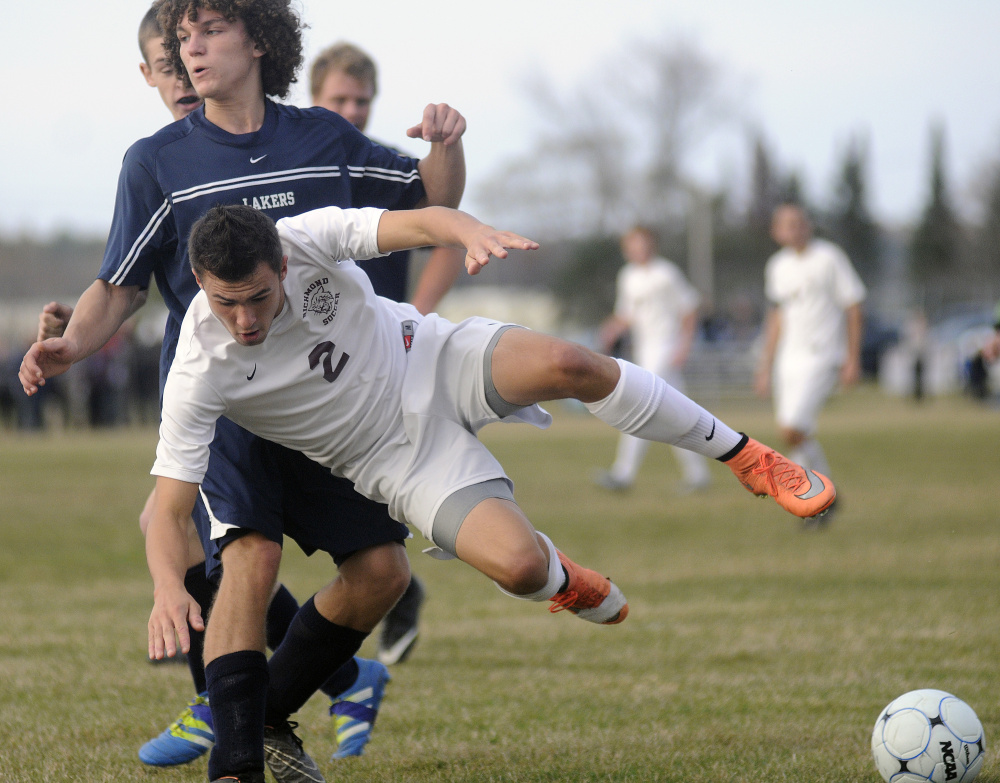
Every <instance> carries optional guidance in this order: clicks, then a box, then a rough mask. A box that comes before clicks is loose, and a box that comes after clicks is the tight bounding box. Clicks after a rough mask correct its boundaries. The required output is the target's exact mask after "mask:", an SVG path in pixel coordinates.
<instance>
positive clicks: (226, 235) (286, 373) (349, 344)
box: [26, 206, 836, 657]
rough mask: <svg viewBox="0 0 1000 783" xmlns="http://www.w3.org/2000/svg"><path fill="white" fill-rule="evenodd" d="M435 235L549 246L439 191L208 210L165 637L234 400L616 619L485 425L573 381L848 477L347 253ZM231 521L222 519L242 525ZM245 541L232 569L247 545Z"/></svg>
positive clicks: (165, 638)
mask: <svg viewBox="0 0 1000 783" xmlns="http://www.w3.org/2000/svg"><path fill="white" fill-rule="evenodd" d="M426 244H448V245H460V246H464V247H466V248H468V255H467V257H466V266H467V268H468V269H469V271H470V273H476V272H478V271H479V270H480V269H481V268H482V266H483V265H485V264H486V263H487V262H488V259H489V256H490V255H491V254H492V255H495V256H497V257H505V256H506V255H507V253H506V248H520V249H533V248H536V247H537V244H535V243H533V242H531V241H530V240H527V239H525V238H523V237H519V236H517V235H516V234H510V233H508V232H499V231H496V230H494V229H492V228H490V227H488V226H484V225H483V224H481V223H479V222H478V221H477V220H475V219H474V218H472V217H471V216H469V215H466V214H464V213H461V212H457V211H454V210H448V209H444V208H438V207H433V208H427V209H423V210H413V211H409V212H382V211H380V210H376V209H360V210H340V209H337V208H334V207H330V208H326V209H321V210H315V211H313V212H309V213H305V214H303V215H299V216H297V217H292V218H285V219H282V220H280V221H279V222H278V225H277V227H275V226H274V224H272V223H271V221H270V219H269V218H267V217H266V216H265V215H262V214H261V213H259V212H256V211H254V210H252V209H249V208H246V207H243V206H218V207H215V208H213V209H212V210H211V211H210V212H209V213H208V214H207V215H206V216H205V217H204V218H202V219H201V220H200V221H198V223H197V224H196V225H195V227H194V229H193V230H192V234H191V241H190V254H191V259H192V266H193V268H194V269H195V274H196V276H197V277H198V281H199V285H200V286H201V287H202V291H201V292H200V293H199V294H198V295H197V296H196V297H195V298H194V300H193V302H192V304H191V307H190V308H189V309H188V312H187V314H186V315H185V318H184V323H183V325H182V328H181V336H180V340H179V344H178V349H177V354H176V356H175V359H174V363H173V365H172V367H171V370H170V376H169V378H168V381H167V386H166V389H165V391H164V407H163V416H162V424H161V428H160V443H159V446H158V448H157V459H156V463H155V465H154V467H153V471H152V472H153V473H154V474H156V475H157V476H158V479H157V501H156V506H155V509H154V518H153V521H152V522H151V525H150V530H149V537H148V546H147V556H148V558H149V564H150V570H151V573H152V575H153V580H154V584H155V585H156V591H155V602H154V609H153V613H152V615H151V618H150V653H151V655H153V656H154V657H161V656H162V655H163V654H164V653H166V654H168V655H173V654H175V652H176V650H177V644H176V641H175V634H176V636H177V638H179V639H180V641H181V648H182V649H183V647H184V644H185V635H186V629H187V623H186V620H187V619H188V618H189V617H190V616H192V615H196V614H197V613H198V612H199V611H200V608H199V607H198V606H197V604H195V603H194V602H193V601H191V600H190V598H189V597H188V596H187V595H186V593H184V589H183V581H182V579H181V577H182V575H183V571H182V570H181V569H180V567H179V562H180V561H179V560H178V557H179V553H180V552H181V550H182V547H183V546H184V545H185V542H186V539H185V537H184V532H183V531H184V525H183V522H184V519H185V515H186V514H187V513H189V506H191V505H192V504H193V503H194V500H195V497H196V494H197V491H198V482H199V481H200V480H201V477H202V476H203V475H204V473H205V470H206V468H207V462H208V453H209V452H208V444H209V443H210V442H211V439H212V435H213V429H214V424H215V421H216V420H217V419H218V418H219V417H220V416H222V415H225V416H227V417H229V418H232V419H233V420H235V421H237V422H239V423H240V424H241V425H242V426H244V427H246V428H247V429H249V430H251V431H253V432H255V433H256V434H258V435H260V436H261V437H264V438H267V439H270V440H273V441H275V442H279V443H282V444H283V445H285V446H287V447H290V448H293V449H296V450H300V451H302V452H303V453H305V454H306V455H307V456H309V457H310V458H311V459H313V460H315V461H317V462H319V463H321V464H323V465H326V466H327V467H329V468H330V469H331V470H333V471H335V472H337V473H340V474H343V475H345V476H346V477H348V478H349V479H351V480H352V481H353V482H354V483H355V485H356V487H357V489H358V490H359V491H361V492H362V493H363V494H365V495H367V496H369V497H372V498H374V499H378V500H380V501H382V502H386V503H388V505H389V508H390V511H391V513H392V515H393V517H394V518H396V519H399V520H402V521H406V522H408V523H409V524H411V525H413V526H414V527H416V528H417V529H419V530H420V531H421V532H422V533H423V534H424V535H425V536H426V537H427V538H429V539H430V540H432V541H433V542H434V543H435V544H437V546H438V547H440V548H441V549H442V550H444V551H445V552H447V553H448V554H450V555H452V556H457V557H459V558H460V559H462V560H464V561H465V562H467V563H469V564H470V565H473V566H474V567H476V568H477V569H479V570H480V571H482V572H483V573H484V574H486V575H487V576H489V577H491V578H492V579H494V581H496V582H497V584H498V585H499V586H500V587H501V588H502V589H503V590H504V591H505V592H508V593H509V594H511V595H515V596H517V597H521V598H526V599H530V600H551V601H553V602H554V603H555V606H554V607H553V610H554V611H555V610H559V609H569V610H570V611H572V612H574V613H575V614H577V615H579V616H580V617H582V618H583V619H587V620H591V621H593V622H598V623H602V624H613V623H617V622H621V621H622V620H624V619H625V616H626V614H627V611H628V607H627V604H626V602H625V599H624V596H623V595H622V594H621V592H620V591H619V590H618V589H617V587H615V586H614V585H613V584H611V583H610V582H609V581H608V580H607V579H605V578H603V577H601V576H599V575H598V574H596V573H594V572H592V571H587V570H586V569H582V568H580V567H579V566H577V565H576V564H574V563H572V561H570V560H569V559H568V558H566V557H565V556H563V555H562V554H561V553H558V552H557V551H556V549H555V548H554V546H553V545H552V543H551V542H550V541H549V540H548V538H546V537H545V536H544V535H542V534H539V533H536V532H535V531H534V529H533V528H532V527H531V525H530V523H529V522H528V521H527V519H526V518H525V517H524V515H523V514H522V512H521V511H520V509H519V508H518V507H517V506H516V505H515V504H514V503H513V494H512V486H511V483H510V481H509V479H508V478H507V477H506V475H505V474H504V472H503V469H502V468H501V466H500V465H499V463H498V462H497V461H496V460H495V458H493V456H492V455H491V454H490V453H489V452H488V451H487V450H486V448H485V447H484V446H483V445H482V444H481V443H480V442H479V441H478V440H477V439H476V438H475V433H476V432H477V431H478V430H479V429H480V428H481V427H483V426H484V425H486V424H488V423H490V422H492V421H501V420H504V421H524V422H529V423H532V424H535V425H537V426H540V427H546V426H548V424H549V421H550V419H549V416H548V414H547V413H545V412H544V411H543V410H542V409H541V408H539V407H537V404H536V403H537V402H539V401H543V400H547V399H558V398H565V397H573V398H576V399H579V400H581V401H582V402H584V403H585V404H586V405H587V407H588V409H590V410H591V412H593V413H594V414H595V415H597V416H598V417H599V418H601V419H602V420H604V421H606V422H608V423H610V424H612V425H613V426H616V427H619V428H621V429H623V430H627V431H630V432H632V433H635V434H637V435H639V436H641V437H647V438H650V439H656V440H660V441H663V442H670V443H675V444H677V445H680V446H682V447H686V448H691V449H696V450H698V451H699V452H701V453H703V454H704V455H706V456H711V457H714V458H717V459H722V460H724V461H726V462H727V464H729V465H730V467H731V468H732V469H733V471H734V473H736V475H737V476H738V477H739V478H740V480H741V482H743V483H744V485H745V486H746V487H747V488H748V489H749V490H750V491H752V492H754V493H756V494H761V495H771V496H773V497H775V499H776V500H777V501H778V502H779V504H781V505H782V506H783V507H785V508H786V509H788V510H790V511H792V512H793V513H796V514H798V515H800V516H812V515H814V514H817V513H820V512H822V511H823V510H824V509H825V508H826V507H828V506H829V504H830V503H831V502H832V501H833V499H834V497H835V494H836V493H835V490H834V488H833V486H832V484H831V483H830V482H829V481H828V480H826V479H824V478H823V477H822V476H819V475H817V474H814V473H811V472H809V471H805V470H803V469H802V468H800V467H799V466H796V465H792V464H791V463H789V462H788V461H787V460H785V459H784V458H782V457H781V455H779V454H777V453H776V452H774V451H773V450H772V449H769V448H767V447H766V446H763V445H762V444H759V443H757V442H756V441H753V440H750V439H749V438H748V437H747V436H746V435H743V434H741V433H737V432H735V431H733V430H732V429H730V428H729V427H727V426H726V425H725V424H724V423H722V422H721V421H719V420H717V419H716V418H714V417H713V416H712V415H711V414H710V413H708V412H707V411H705V410H704V409H702V408H701V407H700V406H698V405H697V404H695V403H694V402H693V401H691V400H689V399H688V398H686V397H684V396H683V395H681V394H680V393H678V392H677V391H676V390H674V389H672V388H671V387H670V386H668V385H667V384H666V383H665V382H664V381H663V380H662V379H660V378H658V377H656V376H654V375H653V374H652V373H649V372H648V371H645V370H642V369H641V368H639V367H637V366H636V365H633V364H631V363H629V362H624V361H622V360H615V359H611V358H610V357H607V356H602V355H600V354H597V353H594V352H593V351H589V350H588V349H586V348H584V347H582V346H578V345H575V344H572V343H568V342H566V341H563V340H558V339H556V338H553V337H548V336H546V335H542V334H538V333H536V332H532V331H529V330H527V329H522V328H517V327H513V326H512V325H509V324H499V323H496V322H493V321H488V320H486V319H482V318H472V319H468V320H467V321H464V322H462V323H460V324H453V323H451V322H449V321H447V320H445V319H443V318H440V317H439V316H437V315H434V314H431V315H428V316H425V317H421V316H420V314H419V313H418V312H417V311H416V309H415V308H413V307H412V306H411V305H406V304H396V303H393V302H390V301H388V300H385V299H382V298H380V297H376V296H375V295H374V293H373V292H372V290H371V283H370V282H369V281H368V278H367V277H366V276H365V275H364V274H363V273H362V272H361V271H360V270H359V269H357V267H356V266H355V264H354V263H353V261H350V260H346V259H348V258H349V257H351V256H355V255H356V256H359V257H361V258H366V257H374V256H376V255H381V254H383V253H385V252H388V251H391V250H396V249H401V248H404V247H412V246H421V245H426ZM33 390H34V389H33V388H31V384H30V382H29V383H28V384H26V391H29V392H31V391H33ZM709 433H711V434H712V438H711V439H707V438H706V437H705V436H706V435H707V434H709ZM221 527H222V526H220V529H218V530H214V531H213V535H214V536H216V537H223V536H225V535H226V534H227V531H225V530H223V529H221ZM229 551H230V548H229V547H227V548H226V549H224V550H223V563H224V566H225V567H224V570H223V583H224V582H225V579H226V575H227V573H228V568H230V567H231V566H230V563H233V565H236V564H235V561H234V558H232V557H231V558H229V559H228V560H227V553H228V552H229ZM222 595H223V589H220V596H222ZM322 595H323V591H320V593H318V594H317V605H319V604H320V603H321V601H322Z"/></svg>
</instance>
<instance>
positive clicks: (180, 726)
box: [139, 693, 215, 767]
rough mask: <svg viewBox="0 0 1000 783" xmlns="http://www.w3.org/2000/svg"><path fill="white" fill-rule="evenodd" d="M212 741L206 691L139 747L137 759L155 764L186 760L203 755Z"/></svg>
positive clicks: (180, 762) (183, 762) (159, 765)
mask: <svg viewBox="0 0 1000 783" xmlns="http://www.w3.org/2000/svg"><path fill="white" fill-rule="evenodd" d="M214 744H215V730H214V728H213V726H212V711H211V709H209V706H208V693H201V694H199V695H197V696H195V697H194V698H193V699H192V700H191V701H190V702H189V703H188V706H187V708H186V709H185V710H184V712H182V713H181V714H180V715H178V716H177V720H175V721H174V722H173V723H171V724H170V725H169V726H167V728H165V729H164V730H163V732H162V733H161V734H160V735H159V736H158V737H154V738H153V739H151V740H150V741H149V742H147V743H146V744H145V745H143V746H142V747H141V748H139V759H140V760H141V761H142V763H143V764H149V765H151V766H154V767H173V766H176V765H178V764H187V763H188V762H191V761H194V760H195V759H196V758H199V757H200V756H202V755H204V754H205V753H206V752H207V751H208V750H210V749H211V747H212V746H213V745H214Z"/></svg>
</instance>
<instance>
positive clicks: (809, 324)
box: [764, 239, 865, 364]
mask: <svg viewBox="0 0 1000 783" xmlns="http://www.w3.org/2000/svg"><path fill="white" fill-rule="evenodd" d="M764 289H765V293H766V295H767V298H768V299H769V300H770V301H771V302H772V303H773V304H774V305H775V306H777V307H778V308H779V310H780V313H781V334H780V337H779V341H778V347H777V355H778V360H779V361H781V359H782V357H785V358H788V357H795V358H813V359H817V360H821V361H826V362H830V363H832V364H840V363H842V362H843V361H844V359H845V358H846V354H847V333H846V318H845V311H846V310H847V309H848V308H849V307H851V306H852V305H856V304H860V303H861V302H862V301H864V298H865V286H864V283H862V282H861V278H860V277H858V274H857V272H855V271H854V267H853V266H851V262H850V260H849V259H848V258H847V255H846V254H845V253H844V251H843V250H841V249H840V248H839V247H837V246H836V245H835V244H833V243H832V242H827V241H825V240H822V239H814V240H812V241H811V242H810V243H809V244H808V246H807V247H806V248H805V250H804V251H803V252H802V253H798V252H796V251H795V250H794V249H793V248H783V249H781V250H779V251H778V252H777V253H775V254H774V255H773V256H771V258H770V259H768V261H767V265H766V266H765V268H764Z"/></svg>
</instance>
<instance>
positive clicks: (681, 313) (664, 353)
mask: <svg viewBox="0 0 1000 783" xmlns="http://www.w3.org/2000/svg"><path fill="white" fill-rule="evenodd" d="M698 303H699V296H698V292H697V291H696V290H695V288H694V287H693V286H692V285H691V284H690V283H689V282H688V281H687V278H685V277H684V274H683V272H681V270H680V269H679V268H678V267H677V265H676V264H673V263H671V262H670V261H667V260H666V259H664V258H653V259H652V260H650V261H649V263H647V264H625V266H623V267H622V268H621V269H620V270H619V271H618V280H617V296H616V299H615V315H617V316H619V317H620V318H623V319H624V320H626V321H628V322H629V325H630V327H631V330H632V338H633V341H634V345H635V354H636V355H635V358H636V364H638V365H640V366H642V367H645V368H647V369H652V370H654V371H657V369H656V365H661V364H663V363H664V361H665V362H667V363H669V362H670V361H671V360H672V358H673V356H674V355H675V354H676V352H677V348H678V343H679V341H680V338H681V323H682V321H683V319H684V317H685V316H686V315H688V314H689V313H691V312H693V311H694V310H695V308H697V307H698Z"/></svg>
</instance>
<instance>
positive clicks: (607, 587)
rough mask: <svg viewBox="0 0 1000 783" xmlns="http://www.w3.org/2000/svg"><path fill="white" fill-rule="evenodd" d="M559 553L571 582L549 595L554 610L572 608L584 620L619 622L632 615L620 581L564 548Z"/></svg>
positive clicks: (551, 608)
mask: <svg viewBox="0 0 1000 783" xmlns="http://www.w3.org/2000/svg"><path fill="white" fill-rule="evenodd" d="M557 552H558V550H557ZM558 554H559V562H560V563H562V566H563V568H565V569H566V573H567V574H568V575H569V583H568V584H567V585H566V589H565V590H563V591H562V592H561V593H556V594H555V595H554V596H552V597H551V598H550V599H549V600H550V601H552V606H550V607H549V611H550V612H561V611H563V610H564V609H568V610H569V611H571V612H572V613H573V614H575V615H576V616H577V617H579V618H580V619H581V620H588V621H589V622H592V623H599V624H600V625H615V624H616V623H620V622H622V620H624V619H625V618H626V617H628V603H627V602H626V600H625V595H624V594H623V593H622V591H621V590H619V589H618V587H617V585H615V584H614V583H613V582H612V581H611V580H610V579H608V578H607V577H604V576H601V575H600V574H599V573H597V572H596V571H591V570H590V569H589V568H584V567H583V566H580V565H577V564H576V563H574V562H573V561H572V560H570V559H569V558H568V557H566V555H564V554H563V553H562V552H558Z"/></svg>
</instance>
